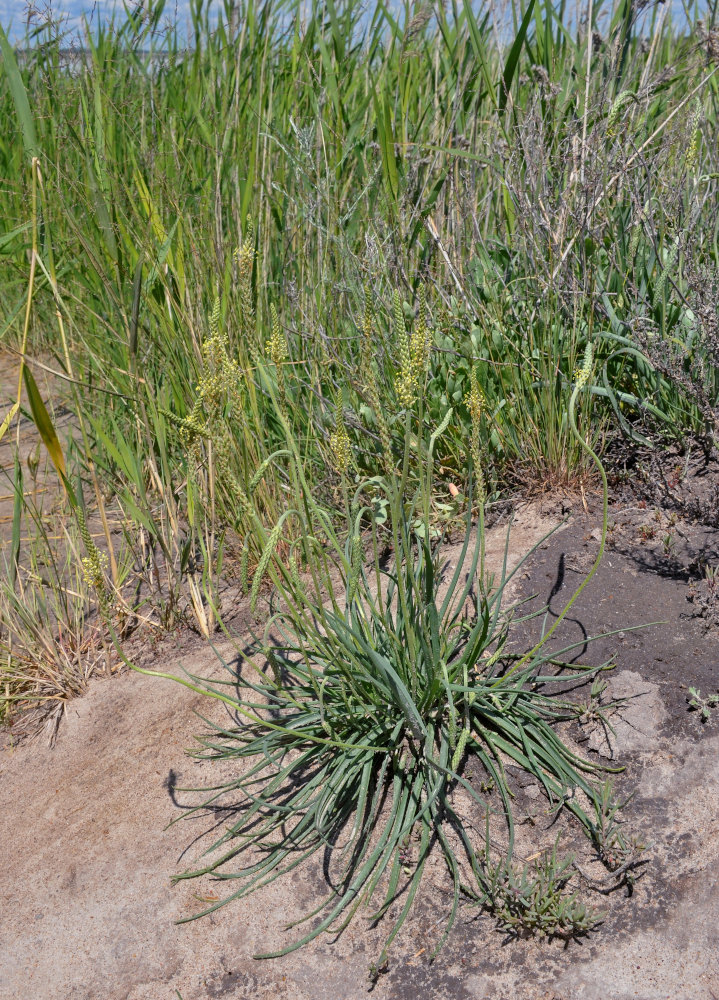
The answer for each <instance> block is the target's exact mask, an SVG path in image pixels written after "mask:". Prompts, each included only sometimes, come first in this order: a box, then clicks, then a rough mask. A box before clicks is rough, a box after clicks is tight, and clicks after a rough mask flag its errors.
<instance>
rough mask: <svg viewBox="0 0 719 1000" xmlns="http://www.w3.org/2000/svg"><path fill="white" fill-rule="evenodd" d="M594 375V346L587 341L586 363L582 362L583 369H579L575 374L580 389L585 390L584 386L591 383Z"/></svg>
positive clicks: (585, 350)
mask: <svg viewBox="0 0 719 1000" xmlns="http://www.w3.org/2000/svg"><path fill="white" fill-rule="evenodd" d="M591 374H592V345H591V343H590V342H589V341H587V346H586V348H585V349H584V361H583V362H582V367H581V368H577V369H576V371H575V372H574V381H575V383H576V385H577V388H578V389H583V388H584V386H585V385H586V384H587V382H588V381H589V378H590V376H591Z"/></svg>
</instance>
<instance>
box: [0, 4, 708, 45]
mask: <svg viewBox="0 0 719 1000" xmlns="http://www.w3.org/2000/svg"><path fill="white" fill-rule="evenodd" d="M479 2H480V5H481V6H483V5H484V3H485V2H486V0H479ZM580 2H581V0H580ZM126 3H127V6H128V7H129V9H131V10H134V9H135V8H136V7H138V6H142V0H126ZM684 3H687V5H688V6H689V7H690V8H691V9H692V10H693V9H694V8H695V6H697V5H698V8H699V10H700V12H701V9H702V8H707V9H708V5H709V0H694V2H690V0H670V7H671V12H672V18H673V20H674V22H675V23H678V24H681V23H686V19H685V14H684V11H685V7H684ZM205 6H206V8H207V9H208V10H209V12H210V18H211V20H212V19H213V18H217V17H219V16H220V15H221V14H222V12H223V10H224V3H223V2H222V0H205ZM392 6H393V4H392V2H390V7H392ZM401 6H403V4H401ZM499 6H500V7H501V6H502V4H501V2H500V4H499ZM607 6H611V4H608V5H607ZM649 6H652V5H651V4H650V5H649ZM567 7H568V8H571V9H574V8H575V7H576V4H574V3H572V2H571V0H570V2H569V3H568V4H567ZM189 11H190V0H167V3H166V7H165V11H164V14H163V20H162V26H163V27H168V28H170V27H172V26H174V25H177V27H178V31H179V34H180V37H181V38H187V37H188V26H189V24H190V13H189ZM113 12H114V13H115V16H116V18H117V19H118V20H122V19H123V18H124V7H123V0H0V24H2V26H3V27H4V28H5V30H6V31H7V32H8V34H9V35H10V38H11V39H12V40H13V41H15V42H18V41H20V40H21V39H22V38H23V37H24V36H25V27H26V24H27V21H28V15H29V14H30V16H31V18H32V20H33V22H34V23H35V24H41V23H43V21H46V20H48V18H50V19H52V20H53V21H55V22H59V23H61V24H62V25H63V27H64V28H65V29H66V30H68V31H69V32H70V33H72V32H76V31H77V30H78V29H79V28H80V27H81V25H82V22H83V17H85V18H87V19H88V21H89V22H90V23H91V24H97V23H98V22H99V21H105V22H107V21H109V20H110V19H111V18H112V15H113Z"/></svg>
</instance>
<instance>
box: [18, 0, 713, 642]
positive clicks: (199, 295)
mask: <svg viewBox="0 0 719 1000" xmlns="http://www.w3.org/2000/svg"><path fill="white" fill-rule="evenodd" d="M191 11H192V26H191V36H190V41H189V44H185V43H184V42H183V40H182V39H181V37H180V35H179V33H178V32H177V31H176V30H166V29H164V28H163V27H162V26H163V23H164V16H165V11H164V7H163V5H162V3H157V4H154V5H150V6H149V7H145V8H144V9H143V12H142V13H139V12H138V13H130V14H127V15H126V16H125V17H124V19H120V20H116V21H115V22H113V23H111V24H104V25H100V26H98V27H96V28H94V29H93V30H92V31H90V30H89V29H88V30H87V31H86V33H85V36H84V51H83V52H82V53H81V54H79V55H78V56H77V58H76V59H75V61H74V62H73V63H72V64H71V65H67V64H66V63H65V62H64V61H63V55H62V52H63V45H64V42H63V38H62V36H61V34H60V33H59V32H58V30H57V29H56V28H54V27H53V26H52V25H47V26H44V27H43V26H40V27H38V28H36V29H34V30H33V31H32V32H31V33H30V34H29V35H28V38H27V40H26V44H25V46H24V50H23V54H22V58H17V56H16V55H15V54H13V52H12V50H11V49H10V46H9V44H8V43H7V42H6V41H5V42H4V43H3V70H4V71H3V72H2V73H0V121H2V123H3V128H2V130H0V176H1V177H2V178H4V180H3V183H2V185H0V208H1V209H2V211H1V212H0V218H2V220H3V222H2V226H3V231H2V233H0V259H1V260H2V264H3V266H2V268H1V269H0V275H1V276H0V301H2V303H3V318H2V326H1V328H0V336H1V337H2V343H3V344H4V345H6V346H7V347H8V348H9V349H11V350H16V351H17V350H24V351H25V352H26V354H27V355H28V356H29V357H33V356H37V355H38V354H39V353H42V354H43V355H45V356H46V358H45V360H46V361H47V360H48V359H47V355H50V357H51V358H52V356H54V360H53V362H52V363H53V366H54V367H55V368H56V369H57V370H58V371H59V372H60V374H61V375H62V376H63V377H65V378H67V379H71V380H72V385H73V386H74V397H73V398H74V404H73V405H74V406H75V408H76V409H77V411H78V415H79V416H80V417H81V419H82V428H83V430H84V435H85V436H84V438H82V442H81V443H80V445H79V447H78V449H77V450H76V452H75V454H76V455H78V456H79V461H78V462H76V464H77V465H78V468H77V469H73V471H72V475H73V476H77V475H79V476H80V478H81V480H85V481H86V485H87V487H88V493H89V495H93V496H94V497H95V498H96V501H95V502H96V503H99V504H100V505H101V506H102V499H101V498H102V496H105V497H106V498H108V500H109V502H111V503H113V504H116V505H117V506H118V507H119V514H120V516H121V517H122V518H123V519H124V523H125V525H126V529H127V530H126V535H127V537H126V543H127V545H129V546H130V548H131V550H132V551H133V552H135V554H136V563H137V566H138V569H139V570H140V569H141V570H142V571H143V572H145V573H146V574H147V578H148V579H149V580H154V581H155V584H154V587H155V591H156V600H157V602H159V605H160V606H161V614H162V618H163V620H165V621H167V622H171V621H173V620H174V619H175V618H176V617H177V615H178V614H180V613H182V607H183V606H185V605H187V604H188V602H189V605H188V606H190V607H191V608H192V609H194V612H195V616H196V617H197V619H198V621H199V624H200V627H201V628H202V629H203V631H206V632H207V631H209V630H210V629H211V627H212V624H213V622H212V615H209V617H207V614H208V612H207V610H206V608H207V605H206V601H207V599H208V595H209V596H212V595H213V594H215V592H216V585H217V577H218V560H219V559H220V558H221V553H222V551H223V544H224V543H225V541H227V540H229V539H230V537H231V535H232V534H233V533H236V534H237V535H238V536H239V538H240V542H242V540H243V538H244V535H245V534H246V529H247V527H248V526H247V524H246V519H245V518H244V516H243V512H242V508H241V505H238V503H237V495H236V490H234V489H233V488H232V487H231V484H232V483H233V482H234V483H247V482H248V481H249V480H250V479H251V478H252V476H253V475H254V473H255V471H256V469H257V468H258V467H260V466H261V465H262V463H263V462H264V461H265V460H266V459H267V458H268V456H269V455H271V454H272V453H273V452H274V451H275V450H276V449H277V448H278V447H280V446H281V444H282V440H283V434H282V430H281V427H280V426H279V424H278V422H277V419H276V415H275V413H274V410H273V407H272V406H271V405H270V404H269V401H268V394H267V391H266V388H265V387H264V386H263V384H262V383H261V381H260V380H259V379H258V376H257V370H258V361H259V359H260V358H262V357H263V356H264V353H265V343H266V341H267V340H268V339H269V337H270V329H271V320H270V315H271V307H272V306H275V307H276V309H277V312H278V317H279V320H278V321H279V324H280V328H281V330H282V333H283V337H284V340H285V342H286V357H284V358H283V359H282V361H281V363H280V364H279V365H276V366H274V370H275V377H276V378H284V377H285V376H286V378H285V382H286V385H287V390H286V391H287V406H288V411H289V413H290V414H291V419H292V423H293V432H294V433H295V434H296V437H297V440H298V441H299V442H300V448H301V454H302V461H303V462H304V463H305V466H306V470H307V475H308V476H310V477H311V478H312V479H313V481H316V482H317V484H318V485H319V488H320V490H321V491H324V495H326V497H328V498H330V499H331V497H332V491H333V489H334V485H333V479H332V475H331V473H330V472H329V471H328V468H329V467H330V466H331V457H332V455H331V453H332V439H331V432H332V426H333V419H334V417H333V415H334V413H335V412H336V409H337V406H338V405H339V407H340V408H341V409H342V410H343V411H344V414H345V418H346V419H345V423H346V427H347V433H348V434H349V436H350V438H351V439H352V440H353V443H354V445H355V446H356V448H355V461H356V463H357V471H358V472H361V473H370V474H371V473H376V472H378V471H380V470H381V469H382V467H383V464H382V463H383V461H384V458H383V455H386V448H385V443H384V442H383V441H382V429H381V428H380V427H379V426H378V424H377V422H376V418H375V417H374V416H373V414H374V413H375V412H376V409H375V407H374V406H373V401H372V399H370V398H369V395H368V391H369V389H368V384H367V380H366V379H363V378H362V377H360V376H358V374H357V373H358V372H361V371H362V365H361V363H360V362H361V341H362V337H361V335H360V328H361V322H362V321H361V316H362V309H363V305H362V303H363V301H364V297H363V291H362V290H363V287H364V286H370V287H371V288H372V293H373V299H374V301H375V303H376V322H375V338H376V339H375V342H374V344H373V356H374V365H375V366H376V368H377V375H378V383H379V384H380V385H383V386H391V385H392V384H393V381H394V375H395V372H396V369H397V366H398V364H399V358H398V353H397V345H396V343H395V342H394V341H393V338H392V336H391V334H390V327H391V323H390V315H391V312H392V309H391V302H390V299H391V292H390V289H394V288H398V289H400V294H401V299H402V308H403V309H404V311H405V313H406V314H407V317H408V318H409V317H410V315H411V314H413V313H414V312H415V311H416V309H417V290H418V287H419V284H420V283H421V282H425V283H427V284H428V285H429V286H430V287H432V289H433V293H434V294H433V296H432V301H433V303H434V305H433V307H432V310H431V313H432V315H431V317H430V325H431V328H432V337H433V343H434V346H435V348H436V350H435V352H434V355H433V362H432V370H431V378H430V381H429V384H428V387H427V393H426V398H427V403H426V421H427V424H428V426H429V425H431V424H432V423H433V422H434V424H435V425H436V424H437V423H438V422H439V420H441V418H442V415H443V414H444V412H446V409H447V407H448V406H452V407H453V408H454V410H455V413H456V415H457V418H456V420H455V421H454V423H453V425H452V427H451V428H449V429H448V432H447V434H446V435H444V436H443V440H442V444H441V452H440V453H439V454H438V455H437V459H438V477H437V487H436V488H437V491H438V493H437V499H438V501H439V502H442V501H443V500H445V499H447V497H446V495H445V494H446V490H447V484H448V481H449V482H450V483H453V484H454V485H457V486H459V487H462V486H464V485H465V484H464V479H465V476H466V472H465V462H464V455H465V451H466V448H465V445H466V440H467V437H468V435H469V434H470V433H471V431H470V426H471V421H470V412H469V408H468V405H467V399H468V397H469V395H470V391H471V376H472V373H474V377H475V378H476V379H477V380H478V384H479V386H480V388H481V390H482V393H483V396H484V399H485V401H486V407H485V410H484V412H483V416H482V422H483V423H482V448H483V460H484V461H485V464H486V468H487V477H488V488H489V490H490V492H492V491H496V490H499V489H502V488H504V486H506V484H507V483H517V482H519V483H522V484H525V485H526V484H528V483H537V482H538V483H540V484H545V483H546V484H551V483H572V482H575V483H576V482H577V481H578V480H579V479H581V478H582V477H584V476H586V475H589V474H590V471H589V468H588V467H587V464H586V458H585V456H584V452H583V450H582V449H581V448H580V447H579V446H578V444H577V442H576V440H575V439H574V438H573V436H572V434H571V432H570V428H569V424H568V418H567V413H566V402H565V401H566V389H567V386H568V385H569V384H570V383H571V380H572V376H573V371H574V368H575V366H576V365H577V363H578V361H580V360H581V358H582V356H583V352H584V350H585V346H586V344H587V342H591V343H592V344H593V346H594V349H595V355H596V358H597V371H598V372H599V373H600V378H599V379H598V381H597V384H596V385H595V386H594V388H593V394H592V395H591V396H589V397H588V398H587V400H585V401H584V403H583V407H582V408H583V412H582V413H581V414H580V415H579V422H580V429H581V432H582V434H583V435H584V437H585V439H586V440H587V441H588V442H589V443H594V444H596V445H597V446H601V443H602V440H603V437H604V435H605V434H606V433H608V432H609V431H608V428H609V427H610V424H609V421H610V420H611V421H613V423H612V424H611V426H612V427H614V428H615V429H616V428H621V429H622V430H623V431H624V432H625V433H628V434H631V435H634V436H635V437H636V436H638V435H639V436H644V437H646V435H647V434H649V433H653V432H655V431H656V429H657V428H660V429H662V428H663V429H664V430H665V432H666V433H671V434H675V435H677V434H682V433H684V432H686V431H687V430H691V429H693V430H702V429H704V428H705V427H706V423H707V413H706V406H704V409H703V410H702V408H701V407H698V406H697V405H696V398H695V397H696V391H695V392H694V396H693V395H692V389H694V390H696V388H697V383H696V380H694V382H692V377H691V376H690V370H692V366H693V365H695V363H697V362H698V363H699V364H700V365H701V364H702V363H704V362H703V360H702V359H703V358H705V355H706V350H705V346H706V345H705V344H704V343H703V340H702V335H701V331H699V332H697V328H696V310H694V311H692V307H691V303H690V302H689V299H688V296H689V291H690V290H689V289H688V287H687V286H686V282H685V281H684V278H683V269H684V268H685V260H686V257H687V254H688V252H689V250H691V253H692V254H693V259H695V260H698V261H700V262H702V261H704V262H706V261H708V262H710V263H712V262H714V263H715V261H716V237H715V233H716V231H717V226H716V207H715V206H716V204H717V198H716V194H717V191H716V184H717V170H716V167H717V164H716V149H715V144H714V143H712V142H711V136H712V135H713V133H714V129H715V125H716V101H717V76H716V75H715V63H714V62H713V61H712V60H713V59H714V53H713V49H712V46H711V44H710V38H709V36H707V35H706V32H707V30H709V28H711V24H707V25H705V27H704V29H700V27H699V26H698V25H697V24H694V25H692V26H690V28H689V29H686V28H684V29H682V30H679V29H678V28H677V27H675V26H674V25H673V24H672V22H671V19H670V17H669V16H661V15H660V11H659V9H654V10H652V11H651V12H650V15H649V17H648V18H645V19H644V21H642V22H639V21H638V20H637V17H636V14H635V10H634V8H633V5H632V4H631V3H630V2H629V0H618V2H616V3H615V4H614V5H613V7H612V8H611V9H610V8H609V7H608V6H607V5H606V4H605V3H601V2H600V3H595V4H593V6H592V7H591V12H592V25H591V26H588V25H582V24H580V25H575V26H569V27H568V25H567V20H566V18H565V16H564V11H563V8H562V7H559V8H555V7H553V6H552V5H551V4H549V3H538V2H536V0H531V2H530V3H528V4H526V5H523V6H520V5H517V6H516V7H515V8H513V23H514V28H513V30H512V32H511V33H510V35H509V36H507V33H506V31H505V30H503V29H501V28H498V26H497V25H496V24H495V23H494V22H493V20H492V18H491V17H490V15H489V14H487V15H484V16H481V17H480V16H478V15H477V13H476V10H475V7H474V6H473V5H472V4H471V3H470V2H468V0H464V2H463V3H454V4H452V5H448V6H447V7H446V8H445V7H444V6H442V5H438V6H437V7H436V8H430V7H426V8H424V7H421V6H420V7H411V6H409V5H407V6H405V7H403V8H401V9H400V10H399V11H396V12H394V13H393V12H392V11H391V10H390V9H389V8H388V7H385V6H384V5H381V4H378V5H376V6H374V7H372V8H370V9H369V10H368V11H364V10H363V8H362V7H361V5H360V4H358V3H355V2H354V0H348V2H346V3H343V4H335V3H333V2H331V0H322V2H319V0H315V2H313V3H311V4H309V5H305V4H302V3H300V2H299V0H280V2H275V3H269V2H268V3H260V4H258V3H254V2H248V3H241V4H239V5H237V6H230V5H228V7H227V9H226V11H225V16H224V17H223V18H221V19H220V23H219V25H217V26H214V25H213V24H212V23H211V21H210V17H209V9H208V7H207V6H206V5H203V4H202V3H197V4H193V6H192V8H191ZM590 27H593V29H594V32H593V31H592V30H590ZM702 30H703V31H704V35H702ZM708 38H709V40H707V39H708ZM697 102H698V103H697ZM695 135H698V140H697V142H694V136H695ZM692 144H694V153H693V154H692V162H691V163H690V162H689V158H688V153H687V151H688V149H689V148H690V146H691V145H692ZM33 157H35V158H36V161H35V162H36V164H37V170H38V171H39V174H37V175H35V174H33V171H32V170H31V162H32V158H33ZM38 176H39V177H40V179H41V189H42V195H43V196H42V198H40V200H39V201H38V208H37V217H36V219H35V223H34V224H33V222H32V218H31V212H30V209H29V204H30V202H31V200H32V199H31V197H30V195H31V191H32V185H33V183H35V181H34V180H33V177H35V179H36V180H37V177H38ZM248 220H250V221H251V224H252V227H251V228H250V227H249V226H248ZM690 233H691V236H692V245H691V247H690V246H689V243H688V240H687V236H688V234H690ZM33 240H34V241H35V251H34V253H33V254H32V255H31V259H32V262H33V266H34V268H35V270H34V273H33V276H32V281H31V282H30V283H31V284H32V286H33V287H32V295H31V296H28V283H29V281H30V278H29V271H30V265H29V256H28V255H29V252H30V250H31V245H32V241H33ZM240 246H243V247H245V251H246V255H245V258H244V260H245V265H243V264H242V259H241V258H240V257H238V256H237V255H236V254H235V252H234V251H235V249H236V248H238V247H240ZM243 266H244V267H245V271H244V272H243V271H242V268H243ZM29 300H31V309H30V311H29V312H27V310H26V305H27V302H28V301H29ZM216 301H217V302H218V303H219V306H218V312H217V315H216V317H215V321H216V326H217V328H218V329H219V330H221V331H222V335H223V337H225V338H226V342H227V350H228V357H230V358H231V359H232V362H233V364H234V365H235V366H236V368H235V371H236V373H237V378H236V384H235V385H234V386H233V389H232V392H231V393H226V394H225V395H224V396H222V398H220V397H219V396H218V397H217V398H215V399H214V400H213V406H214V408H215V412H213V413H210V412H207V408H206V407H205V409H204V410H203V413H202V419H203V420H204V421H205V422H206V424H207V426H209V423H208V422H212V421H214V427H215V428H216V429H217V428H220V427H221V428H223V430H222V440H223V441H225V442H228V441H229V442H231V447H229V448H228V447H225V450H224V453H223V455H222V456H220V458H221V464H222V474H221V475H218V464H217V461H218V454H217V448H216V447H214V450H213V443H212V440H211V439H210V438H208V437H207V436H205V437H204V438H201V440H199V441H198V442H196V445H195V447H194V451H192V454H190V452H189V451H188V448H187V447H186V441H185V440H184V439H183V435H182V433H180V432H179V429H181V427H182V425H183V421H186V420H187V419H188V418H190V417H191V415H192V412H193V407H194V406H195V405H196V398H197V393H196V387H197V385H198V384H199V382H200V381H201V380H202V379H203V378H205V377H207V376H208V374H211V372H209V373H208V360H207V357H206V353H203V351H204V350H205V349H204V348H203V345H206V343H207V342H208V341H209V340H210V339H211V330H210V326H211V318H212V316H213V311H214V308H215V302H216ZM25 316H27V319H28V322H27V324H26V329H25V331H24V328H23V318H24V317H25ZM58 316H59V317H60V318H61V320H62V324H63V326H62V328H60V329H61V333H62V336H60V334H59V333H58V329H59V327H58V321H57V318H58ZM23 332H25V333H26V338H25V339H23ZM61 341H62V342H61ZM664 343H673V344H678V345H679V346H678V349H677V358H676V359H675V363H674V367H670V366H667V365H663V366H662V364H660V363H659V361H658V358H659V357H660V356H661V353H662V352H661V350H658V351H657V350H655V347H656V345H657V344H664ZM23 345H24V346H23ZM210 367H211V365H210ZM3 415H4V414H3ZM387 433H388V434H389V436H390V443H389V448H390V451H391V452H392V454H393V455H394V460H395V461H397V462H399V461H400V460H401V454H402V441H403V428H402V427H401V426H396V425H394V424H392V425H390V426H389V428H388V431H387ZM100 487H101V488H100ZM443 491H444V493H443ZM285 496H286V483H285V482H284V481H283V478H282V476H281V475H280V474H279V473H278V472H277V470H276V468H275V466H274V465H272V464H271V465H269V466H268V467H267V468H266V471H265V475H264V476H263V477H262V479H261V482H260V483H259V485H258V486H257V495H256V503H257V506H258V509H259V510H260V511H261V513H262V516H264V517H266V518H267V521H268V523H276V522H277V520H278V518H279V517H280V516H281V514H282V512H283V509H284V505H285ZM248 544H249V545H250V547H251V548H252V546H253V545H254V543H251V542H250V543H248ZM225 550H226V551H227V552H228V554H231V551H232V546H229V547H227V546H226V547H225ZM251 555H252V556H253V557H254V558H257V556H258V552H257V551H255V550H254V549H253V550H252V552H251ZM188 566H194V567H196V569H195V570H194V571H193V573H190V574H189V575H188ZM183 602H184V604H183ZM202 608H205V611H204V612H203V611H202V610H201V609H202ZM203 614H204V615H205V616H206V618H205V620H203Z"/></svg>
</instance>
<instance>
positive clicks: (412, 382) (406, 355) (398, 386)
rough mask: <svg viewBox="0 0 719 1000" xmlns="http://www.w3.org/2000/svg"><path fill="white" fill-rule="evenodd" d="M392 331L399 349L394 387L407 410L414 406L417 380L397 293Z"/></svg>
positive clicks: (400, 301) (395, 295)
mask: <svg viewBox="0 0 719 1000" xmlns="http://www.w3.org/2000/svg"><path fill="white" fill-rule="evenodd" d="M394 329H395V337H396V338H397V346H398V347H399V373H398V374H397V376H396V377H395V380H394V387H395V391H396V392H397V396H398V397H399V401H400V403H401V405H402V407H403V408H404V409H405V410H408V409H409V408H410V407H411V406H412V405H413V404H414V401H415V397H416V395H417V388H418V386H419V380H418V378H417V372H416V369H415V366H414V364H413V363H412V352H411V350H410V343H409V339H408V337H407V328H406V326H405V322H404V311H403V309H402V299H401V298H400V294H399V292H395V293H394Z"/></svg>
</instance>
